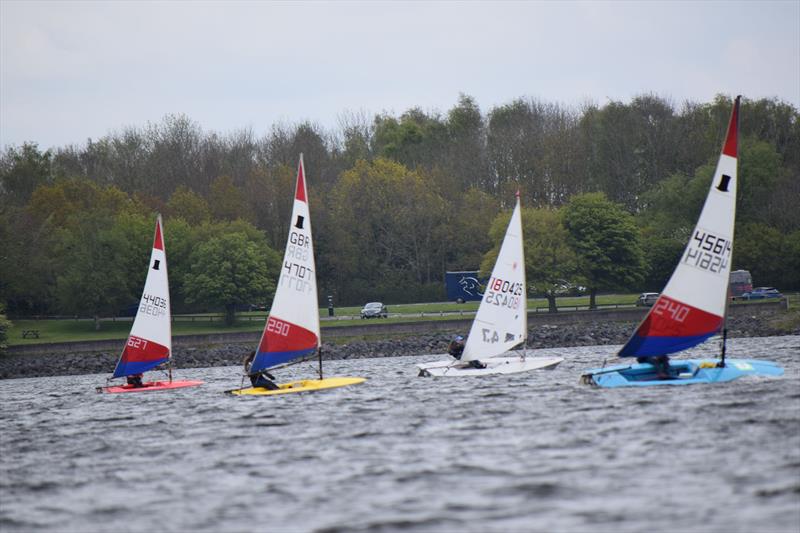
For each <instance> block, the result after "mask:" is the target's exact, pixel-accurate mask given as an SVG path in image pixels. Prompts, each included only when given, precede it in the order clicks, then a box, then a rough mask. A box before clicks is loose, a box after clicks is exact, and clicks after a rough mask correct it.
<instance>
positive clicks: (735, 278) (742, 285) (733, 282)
mask: <svg viewBox="0 0 800 533" xmlns="http://www.w3.org/2000/svg"><path fill="white" fill-rule="evenodd" d="M752 290H753V276H751V275H750V272H748V271H747V270H734V271H733V272H731V278H730V295H731V298H738V297H740V296H741V295H742V294H744V293H746V292H747V293H749V292H751V291H752Z"/></svg>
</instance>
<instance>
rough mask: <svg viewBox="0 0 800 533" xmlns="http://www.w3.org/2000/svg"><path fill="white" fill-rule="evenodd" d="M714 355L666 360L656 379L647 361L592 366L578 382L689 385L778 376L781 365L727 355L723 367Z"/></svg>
mask: <svg viewBox="0 0 800 533" xmlns="http://www.w3.org/2000/svg"><path fill="white" fill-rule="evenodd" d="M716 364H717V359H681V360H676V361H670V364H669V369H670V377H669V378H667V379H660V378H659V377H658V376H657V374H656V371H655V369H654V368H653V365H651V364H650V363H635V364H632V365H617V366H607V367H605V368H593V369H592V370H588V371H586V372H585V373H584V374H583V375H582V376H581V383H584V384H586V385H596V386H598V387H605V388H615V387H655V386H662V385H693V384H696V383H722V382H725V381H733V380H734V379H739V378H740V377H743V376H781V375H783V368H781V367H780V366H778V365H777V364H776V363H773V362H772V361H757V360H755V359H727V360H726V361H725V367H724V368H718V367H717V366H716Z"/></svg>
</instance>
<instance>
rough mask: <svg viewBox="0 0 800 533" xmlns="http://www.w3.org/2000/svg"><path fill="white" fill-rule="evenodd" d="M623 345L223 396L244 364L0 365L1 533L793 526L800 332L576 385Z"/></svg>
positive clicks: (297, 373) (342, 364)
mask: <svg viewBox="0 0 800 533" xmlns="http://www.w3.org/2000/svg"><path fill="white" fill-rule="evenodd" d="M614 351H615V347H613V346H595V347H591V346H590V347H580V348H559V349H554V350H538V351H537V353H536V354H535V355H542V356H561V357H565V361H564V362H563V363H562V364H561V365H559V367H557V368H556V369H554V370H552V371H548V372H531V373H526V374H519V375H513V376H502V377H495V378H492V379H486V380H480V379H479V378H476V379H424V378H417V377H416V371H415V369H414V364H415V363H417V362H421V361H432V360H435V359H436V357H434V356H425V357H398V358H387V359H369V360H346V361H332V362H330V363H327V364H326V370H327V373H328V374H329V375H360V376H364V377H366V378H368V381H367V382H366V383H364V384H362V385H358V386H354V387H348V388H344V389H337V390H333V391H329V392H327V393H324V394H322V393H321V394H308V395H287V396H285V397H276V398H234V397H230V396H226V395H224V394H223V391H224V390H227V389H230V388H233V387H236V386H238V384H239V381H240V374H239V368H238V367H228V368H209V369H192V370H186V371H180V372H179V375H180V377H185V378H198V379H203V380H205V381H206V385H204V386H203V387H199V388H194V389H182V390H176V391H171V393H170V394H159V395H155V394H154V395H144V394H143V395H128V396H123V395H117V396H112V395H104V394H96V393H95V392H94V387H95V386H96V385H98V384H103V383H104V381H105V378H106V376H105V375H103V376H100V375H95V376H69V377H54V378H37V379H18V380H4V381H0V428H1V429H2V431H0V529H1V530H2V531H3V533H6V532H16V531H30V530H42V531H81V532H84V531H85V532H89V533H91V532H95V531H98V532H99V531H112V530H120V531H134V532H135V531H151V530H152V531H166V532H171V531H187V530H191V531H199V532H205V531H220V530H226V531H244V530H251V529H256V530H260V529H270V530H271V529H286V530H290V531H317V532H324V533H333V532H340V531H342V532H345V531H346V532H352V531H356V532H383V531H386V532H395V531H420V532H429V531H434V532H437V531H444V532H447V531H465V532H473V531H474V532H481V533H485V532H489V533H491V532H506V531H532V530H533V531H613V532H623V533H624V532H638V531H652V532H659V531H665V532H666V531H675V530H691V531H733V532H738V531H742V532H744V531H766V530H769V531H777V532H792V533H796V532H797V530H798V527H800V483H799V482H798V479H800V338H798V337H775V338H767V339H734V340H733V341H732V342H731V346H730V352H729V353H732V354H734V355H733V356H734V357H743V358H744V357H754V358H763V357H764V356H763V354H772V355H771V357H772V358H773V359H774V360H776V361H778V362H780V363H781V364H782V365H783V366H784V367H785V369H786V375H785V376H784V377H782V378H778V379H748V380H740V381H738V382H734V383H730V384H721V385H715V386H694V387H674V388H673V387H665V388H649V389H636V390H599V389H593V388H589V387H585V386H581V385H579V384H578V376H579V375H580V373H581V371H582V370H584V369H586V368H591V367H595V366H598V365H599V364H601V363H602V361H603V360H605V359H607V360H609V361H611V360H613V354H614ZM702 354H703V352H702V349H695V350H694V351H692V352H690V355H692V356H695V355H702ZM532 355H533V354H532ZM280 374H281V375H280V378H281V380H289V379H294V378H300V377H307V376H308V375H309V373H308V369H307V368H290V369H286V370H283V371H281V372H280ZM678 389H680V390H678ZM43 390H47V391H48V392H44V393H43V392H42V391H43ZM656 504H657V507H656V508H654V506H655V505H656ZM662 508H663V509H669V510H671V512H669V513H666V514H665V513H661V512H660V509H662ZM676 510H677V511H676ZM673 511H674V512H673ZM654 513H655V516H657V519H654Z"/></svg>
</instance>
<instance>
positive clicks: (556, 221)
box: [481, 208, 577, 313]
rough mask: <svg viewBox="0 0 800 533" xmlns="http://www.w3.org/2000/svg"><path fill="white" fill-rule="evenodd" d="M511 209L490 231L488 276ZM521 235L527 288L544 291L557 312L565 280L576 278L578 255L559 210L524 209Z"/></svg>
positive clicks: (485, 267) (483, 266) (484, 264)
mask: <svg viewBox="0 0 800 533" xmlns="http://www.w3.org/2000/svg"><path fill="white" fill-rule="evenodd" d="M510 218H511V212H506V213H501V214H499V215H498V216H497V218H495V220H494V222H493V223H492V227H491V229H490V230H489V233H490V235H491V238H492V241H493V242H495V243H496V244H495V246H494V248H492V249H491V250H490V251H489V252H487V254H486V255H485V256H484V259H483V262H482V263H481V272H482V273H483V274H484V275H485V276H488V275H489V273H490V272H491V270H492V268H493V267H494V263H495V261H497V254H498V253H500V246H501V245H502V242H503V237H504V236H505V233H506V228H507V227H508V221H509V220H510ZM522 235H523V240H524V243H525V278H526V281H527V285H528V291H529V292H530V293H533V294H544V295H545V297H546V298H547V302H548V307H549V311H550V312H551V313H555V312H556V311H558V308H557V307H556V297H557V296H558V295H559V291H560V289H561V286H562V285H563V284H564V282H565V281H567V282H569V281H572V280H573V279H574V278H575V275H576V272H577V257H576V255H575V252H574V251H573V250H572V248H570V247H569V245H568V244H567V240H568V235H567V230H566V229H565V228H564V226H563V224H562V221H561V215H560V213H559V211H558V210H555V209H547V208H539V209H535V208H523V209H522Z"/></svg>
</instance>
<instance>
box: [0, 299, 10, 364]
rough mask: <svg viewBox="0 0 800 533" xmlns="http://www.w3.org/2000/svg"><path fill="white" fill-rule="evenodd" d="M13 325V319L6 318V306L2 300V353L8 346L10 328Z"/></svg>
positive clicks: (0, 338) (0, 316) (0, 317)
mask: <svg viewBox="0 0 800 533" xmlns="http://www.w3.org/2000/svg"><path fill="white" fill-rule="evenodd" d="M11 325H12V324H11V321H10V320H8V318H6V306H5V305H4V304H3V303H2V302H0V355H3V354H4V353H5V351H6V348H8V330H9V329H10V328H11Z"/></svg>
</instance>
